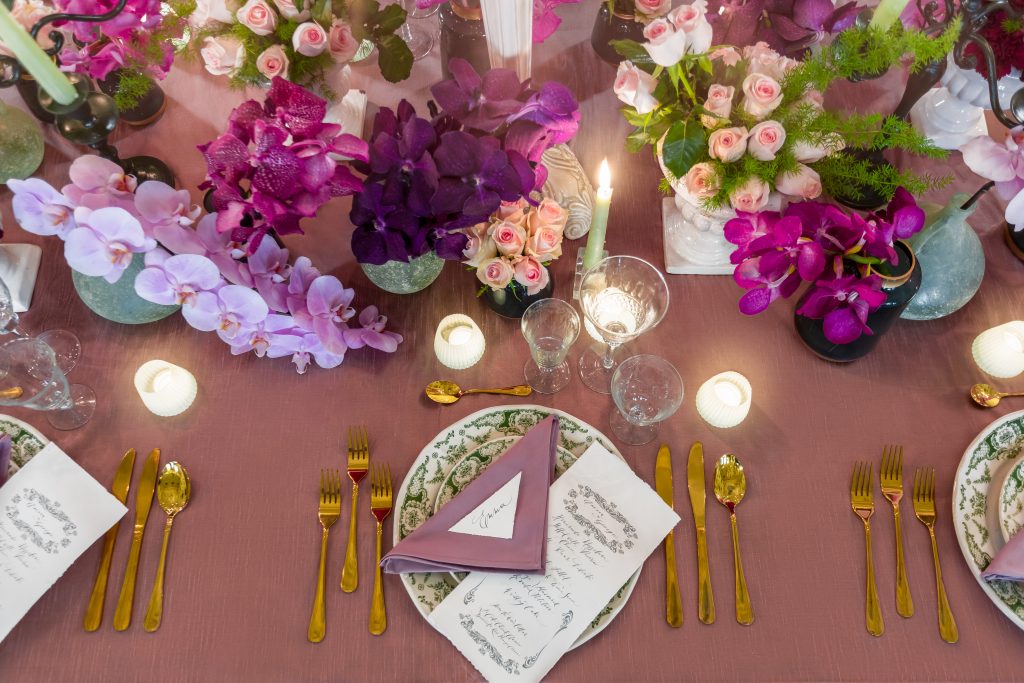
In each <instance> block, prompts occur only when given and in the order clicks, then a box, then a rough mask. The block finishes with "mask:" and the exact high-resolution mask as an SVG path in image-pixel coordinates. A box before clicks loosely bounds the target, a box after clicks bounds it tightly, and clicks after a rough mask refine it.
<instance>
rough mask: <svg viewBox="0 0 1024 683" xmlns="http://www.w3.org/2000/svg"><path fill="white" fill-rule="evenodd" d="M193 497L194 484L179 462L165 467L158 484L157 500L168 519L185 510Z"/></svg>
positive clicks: (170, 463)
mask: <svg viewBox="0 0 1024 683" xmlns="http://www.w3.org/2000/svg"><path fill="white" fill-rule="evenodd" d="M191 496H192V483H191V481H190V480H189V478H188V471H186V470H185V468H184V467H182V466H181V465H180V464H179V463H177V462H173V461H172V462H169V463H167V464H166V465H164V468H163V471H161V472H160V477H159V479H157V482H156V500H157V502H158V503H159V504H160V508H161V509H162V510H163V511H164V513H166V514H167V516H168V517H174V516H175V515H176V514H178V513H179V512H181V511H182V510H184V509H185V506H186V505H188V501H189V498H191Z"/></svg>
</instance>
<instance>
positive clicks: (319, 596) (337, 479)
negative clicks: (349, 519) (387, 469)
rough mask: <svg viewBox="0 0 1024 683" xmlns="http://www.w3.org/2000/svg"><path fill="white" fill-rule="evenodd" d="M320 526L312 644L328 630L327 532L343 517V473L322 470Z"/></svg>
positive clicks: (312, 618)
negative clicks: (325, 602) (318, 570)
mask: <svg viewBox="0 0 1024 683" xmlns="http://www.w3.org/2000/svg"><path fill="white" fill-rule="evenodd" d="M317 517H319V518H320V526H322V527H323V528H324V533H323V536H322V537H321V539H320V573H319V575H318V578H317V583H316V598H315V599H314V600H313V614H312V615H311V616H310V617H309V632H308V633H307V637H308V638H309V642H311V643H319V642H320V641H321V640H323V639H324V632H325V631H326V630H327V610H326V608H325V607H324V574H325V572H326V569H327V531H328V529H330V528H331V527H332V526H334V523H335V522H337V521H338V518H339V517H341V473H340V472H339V471H338V470H320V507H319V508H318V509H317Z"/></svg>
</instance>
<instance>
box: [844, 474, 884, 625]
mask: <svg viewBox="0 0 1024 683" xmlns="http://www.w3.org/2000/svg"><path fill="white" fill-rule="evenodd" d="M872 483H873V482H872V476H871V465H870V463H866V462H858V463H856V464H855V465H854V466H853V478H852V479H851V481H850V504H851V506H852V507H853V511H854V513H856V515H857V516H858V517H860V518H861V521H863V522H864V545H865V548H866V554H867V571H868V580H867V591H866V592H867V598H866V600H865V605H864V616H865V620H866V622H867V627H868V633H870V634H871V635H873V636H880V635H882V633H884V632H885V626H884V625H883V624H882V609H881V607H880V606H879V604H878V590H877V589H876V588H875V563H874V560H872V559H871V515H873V514H874V513H875V500H874V493H873V489H872Z"/></svg>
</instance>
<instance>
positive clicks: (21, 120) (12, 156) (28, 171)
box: [0, 100, 43, 183]
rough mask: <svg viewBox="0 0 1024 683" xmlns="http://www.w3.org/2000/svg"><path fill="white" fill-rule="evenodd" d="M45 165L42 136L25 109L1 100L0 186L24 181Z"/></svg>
mask: <svg viewBox="0 0 1024 683" xmlns="http://www.w3.org/2000/svg"><path fill="white" fill-rule="evenodd" d="M41 163H43V133H42V131H41V130H39V124H37V123H36V122H35V121H33V120H32V117H31V116H29V115H28V114H26V113H25V112H23V111H22V110H20V109H18V108H16V107H11V106H9V105H6V104H4V102H3V100H0V183H6V182H7V181H8V180H10V179H12V178H15V179H17V180H24V179H25V178H28V177H29V176H30V175H32V174H33V173H35V171H36V169H37V168H39V164H41Z"/></svg>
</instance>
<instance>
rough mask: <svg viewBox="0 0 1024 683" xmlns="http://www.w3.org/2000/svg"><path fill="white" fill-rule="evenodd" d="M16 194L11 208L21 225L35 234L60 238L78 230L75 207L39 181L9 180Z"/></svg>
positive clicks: (68, 200) (31, 179)
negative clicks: (75, 229)
mask: <svg viewBox="0 0 1024 683" xmlns="http://www.w3.org/2000/svg"><path fill="white" fill-rule="evenodd" d="M7 187H9V188H11V191H12V192H14V199H13V200H12V202H11V207H12V208H13V209H14V218H15V220H17V221H18V224H19V225H20V226H21V227H22V228H24V229H25V230H28V231H29V232H31V233H33V234H35V235H45V236H48V235H57V236H58V237H60V238H61V239H64V238H66V237H67V234H68V233H69V232H70V231H71V230H73V229H74V228H75V227H77V224H76V223H75V215H74V214H75V204H74V202H72V201H71V200H70V199H68V198H67V197H65V196H64V195H62V194H61V193H60V192H57V190H55V189H54V188H53V187H51V186H50V184H49V183H46V182H44V181H42V180H39V179H38V178H29V179H28V180H15V179H13V178H12V179H11V180H8V181H7Z"/></svg>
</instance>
